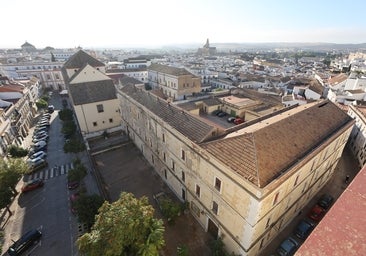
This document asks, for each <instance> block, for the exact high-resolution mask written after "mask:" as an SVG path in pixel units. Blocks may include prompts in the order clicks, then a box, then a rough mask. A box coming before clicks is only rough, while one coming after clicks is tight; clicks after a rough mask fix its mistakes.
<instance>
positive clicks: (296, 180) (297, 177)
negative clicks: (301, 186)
mask: <svg viewBox="0 0 366 256" xmlns="http://www.w3.org/2000/svg"><path fill="white" fill-rule="evenodd" d="M298 181H299V175H297V176H296V179H295V183H294V187H295V186H296V185H297V182H298Z"/></svg>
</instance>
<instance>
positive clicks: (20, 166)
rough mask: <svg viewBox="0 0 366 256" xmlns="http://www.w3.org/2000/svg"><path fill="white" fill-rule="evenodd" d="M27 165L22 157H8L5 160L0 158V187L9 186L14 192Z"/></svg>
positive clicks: (26, 169) (25, 171) (14, 192)
mask: <svg viewBox="0 0 366 256" xmlns="http://www.w3.org/2000/svg"><path fill="white" fill-rule="evenodd" d="M28 169H29V167H28V165H27V163H26V162H25V161H24V160H22V159H10V160H9V161H5V160H3V159H0V187H1V188H10V189H11V191H12V193H13V194H16V193H17V191H16V189H15V187H16V185H17V183H18V181H19V179H20V177H21V176H22V174H24V173H27V172H28Z"/></svg>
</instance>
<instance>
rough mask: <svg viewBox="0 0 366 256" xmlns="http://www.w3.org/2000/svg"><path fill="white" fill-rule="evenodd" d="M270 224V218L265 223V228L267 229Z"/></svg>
mask: <svg viewBox="0 0 366 256" xmlns="http://www.w3.org/2000/svg"><path fill="white" fill-rule="evenodd" d="M270 222H271V218H268V220H267V223H266V228H268V227H269V224H270Z"/></svg>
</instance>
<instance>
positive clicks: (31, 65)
mask: <svg viewBox="0 0 366 256" xmlns="http://www.w3.org/2000/svg"><path fill="white" fill-rule="evenodd" d="M62 65H63V62H22V63H16V64H4V65H0V69H1V71H2V73H3V74H4V76H7V77H9V78H13V79H15V80H24V79H31V78H32V77H37V78H38V79H39V80H40V83H41V84H42V85H43V88H48V89H51V90H64V89H65V82H64V79H63V77H62V73H61V67H62Z"/></svg>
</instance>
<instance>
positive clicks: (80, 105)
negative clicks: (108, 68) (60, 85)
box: [62, 50, 121, 139]
mask: <svg viewBox="0 0 366 256" xmlns="http://www.w3.org/2000/svg"><path fill="white" fill-rule="evenodd" d="M62 71H63V75H64V79H65V81H66V82H67V89H68V94H69V96H70V100H71V103H72V106H73V108H74V111H75V115H76V118H77V121H78V124H79V128H80V131H81V133H82V135H83V137H84V138H86V139H87V138H91V137H95V136H99V135H101V134H102V133H104V132H114V131H117V130H120V129H121V115H120V111H119V103H118V100H117V96H116V88H115V86H114V83H113V80H112V79H111V78H109V77H108V76H107V75H105V66H104V64H103V63H102V62H100V61H99V60H97V59H95V58H94V57H92V56H90V55H89V54H88V53H86V52H85V51H83V50H80V51H78V52H77V53H75V54H74V55H73V56H71V57H70V58H69V60H68V61H67V62H66V63H65V64H64V66H63V67H62Z"/></svg>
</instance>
